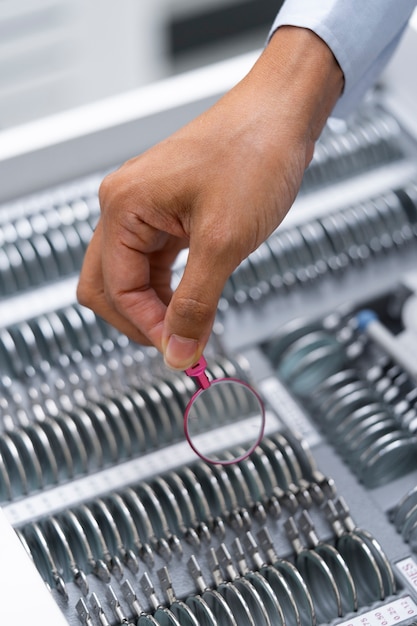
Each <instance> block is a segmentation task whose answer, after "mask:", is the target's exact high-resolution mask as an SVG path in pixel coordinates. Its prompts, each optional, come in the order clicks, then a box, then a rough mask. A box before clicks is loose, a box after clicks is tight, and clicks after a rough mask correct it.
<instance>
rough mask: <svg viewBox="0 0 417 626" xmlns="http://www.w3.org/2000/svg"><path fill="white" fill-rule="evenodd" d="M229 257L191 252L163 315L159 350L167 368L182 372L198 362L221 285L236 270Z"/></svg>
mask: <svg viewBox="0 0 417 626" xmlns="http://www.w3.org/2000/svg"><path fill="white" fill-rule="evenodd" d="M228 256H229V255H227V254H224V251H223V254H222V253H218V254H216V255H215V254H213V251H211V252H208V253H203V252H202V251H199V252H198V251H197V252H195V253H193V252H192V251H191V250H190V253H189V255H188V260H187V264H186V266H185V270H184V274H183V276H182V279H181V281H180V283H179V285H178V287H177V289H176V290H175V292H174V294H173V296H172V299H171V302H170V304H169V306H168V309H167V311H166V315H165V321H164V330H163V337H162V349H163V352H164V358H165V362H166V364H167V365H168V366H169V367H172V368H174V369H181V370H184V369H186V368H187V367H190V366H191V365H194V363H195V362H196V361H197V360H198V359H199V358H200V356H201V354H202V352H203V350H204V348H205V345H206V343H207V341H208V339H209V336H210V333H211V329H212V326H213V323H214V318H215V315H216V311H217V305H218V302H219V299H220V296H221V294H222V291H223V288H224V285H225V283H226V280H227V279H228V277H229V276H230V274H231V272H232V271H233V269H234V268H235V265H234V264H233V262H232V261H231V259H230V258H229V259H226V258H225V257H228Z"/></svg>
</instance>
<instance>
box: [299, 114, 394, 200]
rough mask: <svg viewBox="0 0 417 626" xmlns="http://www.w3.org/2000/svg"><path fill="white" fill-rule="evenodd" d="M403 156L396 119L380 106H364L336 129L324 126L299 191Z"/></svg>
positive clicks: (359, 172)
mask: <svg viewBox="0 0 417 626" xmlns="http://www.w3.org/2000/svg"><path fill="white" fill-rule="evenodd" d="M403 157H404V150H403V148H402V146H401V130H400V127H399V125H398V123H397V121H396V120H395V119H394V118H393V116H392V115H391V114H390V113H388V112H386V111H384V110H383V109H381V108H380V107H376V106H374V105H371V106H364V107H363V108H362V109H359V111H358V113H357V114H356V115H355V116H353V117H352V118H351V119H350V120H348V121H347V122H345V123H344V124H338V126H337V128H336V127H332V126H331V125H330V126H327V127H325V129H324V131H323V133H322V135H321V137H320V139H319V141H318V142H317V143H316V147H315V152H314V156H313V160H312V162H311V164H310V166H309V167H308V168H307V170H306V172H305V174H304V178H303V184H302V188H301V190H302V192H303V191H304V192H306V191H311V190H312V189H316V188H318V187H321V186H325V185H329V184H332V183H335V182H337V181H339V180H344V179H347V178H349V177H351V176H355V175H357V174H362V173H363V172H366V171H370V170H372V169H375V168H376V167H381V166H383V165H386V164H390V163H393V162H395V161H398V160H399V159H401V158H403Z"/></svg>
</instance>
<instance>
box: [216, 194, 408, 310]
mask: <svg viewBox="0 0 417 626" xmlns="http://www.w3.org/2000/svg"><path fill="white" fill-rule="evenodd" d="M404 189H407V191H404V190H399V191H398V192H388V193H385V194H383V195H382V196H380V197H376V198H373V199H369V200H367V201H365V202H361V203H359V204H357V205H354V206H351V207H347V208H345V209H342V210H338V211H336V212H333V213H329V214H326V215H325V216H323V217H320V218H317V219H315V220H312V221H310V222H306V223H304V224H301V225H298V226H295V227H292V228H288V229H278V230H277V231H276V232H275V233H273V234H272V235H271V236H270V237H269V238H268V240H267V241H266V242H264V243H263V244H261V246H260V247H259V248H258V249H257V250H256V251H255V252H253V253H251V255H250V256H249V257H248V258H247V259H245V260H244V261H243V262H242V263H241V264H240V265H239V267H238V268H237V269H236V270H235V272H234V273H233V274H232V276H231V277H230V279H229V280H228V282H227V283H226V286H225V289H224V291H223V294H222V295H223V299H224V301H225V302H227V303H229V304H233V303H235V304H236V303H237V304H243V303H245V302H246V301H256V300H259V299H260V298H262V297H264V296H265V295H267V294H268V293H271V292H273V291H276V290H277V289H278V290H279V289H285V290H291V289H293V288H294V287H297V286H298V287H300V286H303V285H305V284H310V283H311V282H313V281H317V280H319V279H322V278H325V277H328V276H334V275H335V273H336V274H338V275H339V274H340V273H341V272H345V271H347V270H349V269H350V268H360V267H363V266H365V265H366V264H367V263H369V262H372V261H375V260H377V259H386V258H387V256H388V255H389V254H393V255H397V254H398V253H399V252H401V251H407V250H409V249H410V246H411V245H413V242H414V241H415V237H416V236H417V231H416V227H415V222H416V220H417V204H414V200H417V193H414V192H413V190H414V186H413V185H409V186H407V187H406V188H404Z"/></svg>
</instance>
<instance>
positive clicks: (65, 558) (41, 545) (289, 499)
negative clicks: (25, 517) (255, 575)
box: [19, 435, 313, 584]
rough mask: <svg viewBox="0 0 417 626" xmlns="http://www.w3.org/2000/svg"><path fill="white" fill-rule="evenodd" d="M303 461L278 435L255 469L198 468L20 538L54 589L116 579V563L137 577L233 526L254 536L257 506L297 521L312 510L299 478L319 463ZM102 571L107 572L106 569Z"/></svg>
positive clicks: (98, 502) (46, 522)
mask: <svg viewBox="0 0 417 626" xmlns="http://www.w3.org/2000/svg"><path fill="white" fill-rule="evenodd" d="M282 451H284V452H285V454H286V456H287V459H284V454H283V452H282ZM301 454H302V453H300V450H299V449H297V451H294V450H293V449H292V448H291V446H290V445H289V443H288V441H287V440H286V439H285V438H284V437H283V436H281V435H278V436H277V437H274V438H271V439H267V440H266V441H265V448H264V449H263V450H259V451H258V452H257V458H256V459H255V460H254V462H253V463H249V462H248V461H247V460H246V461H243V462H241V463H240V464H239V468H237V467H236V468H234V471H233V472H232V471H231V468H229V471H228V472H226V470H225V468H223V467H219V468H218V467H214V466H207V465H206V464H204V463H202V462H197V463H195V464H192V465H190V466H183V467H180V468H178V469H177V470H175V471H171V472H169V473H167V474H164V475H161V476H158V477H155V478H154V479H152V480H151V481H149V482H142V483H140V484H138V485H136V486H135V485H133V486H131V487H126V488H124V489H122V490H121V491H119V492H113V493H110V494H105V495H104V496H102V497H101V498H96V499H94V500H92V501H90V502H87V503H85V504H83V505H79V506H78V507H75V508H73V509H71V510H69V509H67V510H65V511H63V512H61V513H59V514H57V515H55V516H54V518H53V523H52V521H51V520H52V518H51V517H47V518H45V519H43V520H40V521H38V522H36V523H33V522H31V523H29V524H26V525H25V526H24V527H22V528H21V529H20V530H19V532H20V534H21V536H22V537H23V538H24V540H25V543H26V544H27V546H29V549H30V552H31V554H32V557H33V559H34V561H35V563H36V564H37V566H38V568H39V570H40V572H41V574H42V576H43V577H44V579H45V580H46V581H47V582H48V584H51V581H52V580H54V572H56V571H60V572H63V574H62V577H63V580H64V582H69V581H71V580H74V578H75V574H74V572H76V571H78V570H82V571H83V572H85V573H86V574H89V573H97V567H96V565H95V564H96V563H98V562H100V563H103V562H105V563H107V569H110V570H111V571H112V565H111V564H112V563H113V564H115V565H114V567H117V568H118V569H120V568H121V567H122V566H124V565H127V566H128V567H129V568H130V569H133V570H134V571H136V568H137V560H138V559H144V560H145V561H149V560H151V561H152V554H153V553H154V551H157V552H158V553H160V554H162V555H163V556H165V557H166V558H169V557H170V554H171V551H172V550H175V549H179V543H178V541H179V540H183V539H184V540H186V541H187V542H189V543H191V544H192V545H194V546H195V547H199V546H200V543H201V542H202V541H204V542H207V541H208V542H209V541H210V535H211V532H216V533H219V532H220V533H221V534H222V535H224V523H225V521H226V523H228V524H230V525H232V526H233V527H234V528H240V529H241V530H244V529H245V528H248V527H249V526H250V524H251V513H253V514H255V515H257V517H258V519H261V520H262V519H264V515H262V516H261V517H259V512H260V511H261V512H262V511H263V509H262V507H261V508H259V506H255V505H256V504H257V503H258V504H262V502H264V503H265V505H266V506H267V507H268V510H269V511H271V510H272V508H271V505H270V503H271V502H272V501H274V503H273V504H274V507H273V510H274V515H277V514H279V506H280V505H281V504H282V505H283V506H289V507H290V508H289V510H290V512H292V513H294V511H296V510H299V509H300V507H301V505H302V506H303V507H304V506H305V505H306V496H305V494H304V495H303V499H302V500H301V501H300V502H297V496H298V494H299V492H300V489H297V484H296V482H295V480H294V478H295V475H296V476H297V481H298V482H299V483H301V482H302V470H301V465H302V464H305V463H306V462H307V463H310V461H311V459H310V458H309V457H308V458H307V457H306V456H305V457H304V458H302V459H301V457H300V455H301ZM289 457H291V462H290V463H291V464H289V461H288V459H289ZM297 457H299V458H300V463H299V462H298V458H297ZM312 469H313V468H312ZM283 476H285V478H283ZM284 480H286V481H288V482H287V483H285V484H284V482H283V481H284ZM285 489H288V491H287V492H286V491H285ZM269 496H271V497H269ZM277 507H278V508H277ZM93 518H94V519H93ZM76 520H78V523H77V521H76ZM80 520H81V521H80ZM82 520H84V521H82ZM57 525H58V526H59V527H60V528H61V531H62V532H61V533H58V532H57ZM80 525H81V527H83V528H84V532H83V533H81V530H80V529H79V526H80ZM87 526H88V528H87ZM178 538H179V539H178ZM58 539H59V540H58ZM74 563H76V566H75V565H74ZM51 564H52V565H51ZM100 571H105V568H104V567H103V566H102V565H101V567H100Z"/></svg>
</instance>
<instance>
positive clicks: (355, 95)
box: [270, 0, 417, 117]
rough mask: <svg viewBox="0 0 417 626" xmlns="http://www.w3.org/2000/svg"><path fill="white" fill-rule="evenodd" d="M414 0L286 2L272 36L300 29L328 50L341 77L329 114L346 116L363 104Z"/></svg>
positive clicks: (387, 59)
mask: <svg viewBox="0 0 417 626" xmlns="http://www.w3.org/2000/svg"><path fill="white" fill-rule="evenodd" d="M416 6H417V0H349V1H348V0H319V1H317V0H316V1H315V0H285V2H284V4H283V5H282V7H281V9H280V11H279V13H278V15H277V17H276V19H275V21H274V23H273V26H272V29H271V32H270V37H271V36H272V35H273V33H274V32H275V30H276V29H277V28H279V27H280V26H299V27H303V28H308V29H310V30H312V31H313V32H315V33H316V34H317V35H318V36H319V37H320V38H321V39H323V41H325V42H326V44H327V45H328V46H329V48H330V49H331V50H332V52H333V54H334V56H335V57H336V59H337V61H338V63H339V65H340V67H341V68H342V71H343V73H344V77H345V87H344V91H343V94H342V95H341V97H340V98H339V101H338V103H337V104H336V107H335V109H334V111H333V113H332V115H333V116H335V117H345V116H346V115H347V114H349V112H350V111H352V110H353V109H354V108H355V107H356V106H357V105H358V104H359V102H360V101H361V99H362V98H363V96H364V94H365V92H366V91H367V90H368V89H369V87H371V85H373V84H374V83H375V82H376V80H377V79H378V77H379V75H380V74H381V72H382V70H383V68H384V67H385V65H386V64H387V63H388V61H389V59H390V58H391V56H392V54H393V52H394V50H395V48H396V47H397V45H398V43H399V41H400V39H401V36H402V34H403V32H404V30H405V28H406V26H407V23H408V20H409V19H410V17H411V14H412V13H413V10H414V8H415V7H416Z"/></svg>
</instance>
